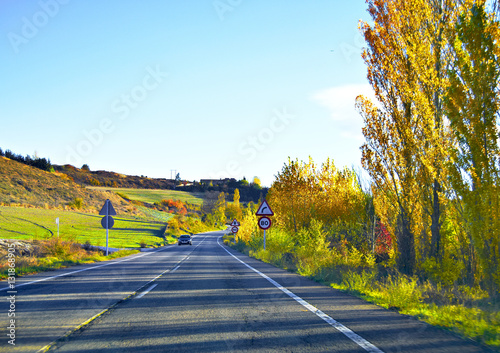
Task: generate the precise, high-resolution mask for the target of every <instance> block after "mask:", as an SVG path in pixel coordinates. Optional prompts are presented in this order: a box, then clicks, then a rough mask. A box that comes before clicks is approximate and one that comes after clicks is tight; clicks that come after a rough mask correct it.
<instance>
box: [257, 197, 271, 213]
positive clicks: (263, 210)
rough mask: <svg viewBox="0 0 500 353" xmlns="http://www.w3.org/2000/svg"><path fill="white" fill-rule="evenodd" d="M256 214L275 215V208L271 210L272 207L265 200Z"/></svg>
mask: <svg viewBox="0 0 500 353" xmlns="http://www.w3.org/2000/svg"><path fill="white" fill-rule="evenodd" d="M255 215H256V216H274V212H273V210H271V207H270V206H269V204H268V203H267V201H266V200H264V201H262V203H261V204H260V206H259V208H258V209H257V212H256V213H255Z"/></svg>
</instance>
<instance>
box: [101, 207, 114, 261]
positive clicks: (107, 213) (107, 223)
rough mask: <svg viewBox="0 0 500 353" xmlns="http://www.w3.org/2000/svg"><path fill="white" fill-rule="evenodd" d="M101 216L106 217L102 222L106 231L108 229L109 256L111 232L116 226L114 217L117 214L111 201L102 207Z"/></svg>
mask: <svg viewBox="0 0 500 353" xmlns="http://www.w3.org/2000/svg"><path fill="white" fill-rule="evenodd" d="M99 214H100V215H101V216H104V217H103V218H102V220H101V225H102V227H103V228H104V229H106V256H108V238H109V230H110V229H111V228H113V225H114V224H115V220H114V219H113V217H111V216H114V215H115V214H116V211H115V209H114V208H113V205H112V204H111V201H109V200H106V202H105V203H104V206H102V210H101V212H99Z"/></svg>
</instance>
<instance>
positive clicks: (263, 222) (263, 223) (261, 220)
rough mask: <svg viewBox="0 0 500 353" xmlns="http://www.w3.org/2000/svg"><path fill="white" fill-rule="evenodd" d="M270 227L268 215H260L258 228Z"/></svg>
mask: <svg viewBox="0 0 500 353" xmlns="http://www.w3.org/2000/svg"><path fill="white" fill-rule="evenodd" d="M270 227H271V219H269V218H268V217H261V218H259V228H260V229H264V230H266V229H269V228H270Z"/></svg>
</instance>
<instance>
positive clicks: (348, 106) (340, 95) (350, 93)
mask: <svg viewBox="0 0 500 353" xmlns="http://www.w3.org/2000/svg"><path fill="white" fill-rule="evenodd" d="M359 95H364V96H366V97H368V98H369V99H371V100H372V101H375V95H374V92H373V90H372V88H371V86H370V85H369V84H367V83H366V84H352V85H345V86H336V87H330V88H326V89H323V90H321V91H318V92H315V93H313V94H312V96H311V99H312V100H313V101H314V102H316V103H319V104H320V105H322V106H324V107H326V108H327V109H328V110H329V112H330V117H331V118H332V119H333V120H335V121H344V122H353V123H354V124H356V125H357V126H360V124H362V118H361V116H360V114H359V113H358V112H357V111H356V108H355V106H354V105H355V102H356V97H357V96H359Z"/></svg>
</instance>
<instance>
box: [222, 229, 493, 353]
mask: <svg viewBox="0 0 500 353" xmlns="http://www.w3.org/2000/svg"><path fill="white" fill-rule="evenodd" d="M223 240H224V244H226V245H228V246H230V247H232V248H233V249H235V250H237V251H239V252H241V253H244V254H246V255H249V256H251V257H254V258H256V259H259V260H261V261H263V262H266V263H269V264H272V265H274V266H276V267H280V268H282V269H286V270H288V271H293V272H295V273H298V274H300V272H301V271H300V266H297V264H296V263H295V262H296V261H297V260H296V259H293V258H291V257H289V256H287V255H289V253H286V252H283V251H281V252H276V251H274V252H272V251H270V250H263V249H262V248H261V247H262V245H261V244H249V245H247V244H246V243H245V242H243V241H235V239H234V236H232V235H226V236H224V237H223ZM312 261H315V262H321V260H320V259H315V260H312ZM306 277H308V278H311V279H313V280H315V281H317V282H320V283H323V284H325V285H328V286H331V287H332V288H335V289H338V290H341V291H344V292H346V293H350V294H352V295H355V296H357V297H359V298H362V299H364V300H366V301H368V302H371V303H374V304H376V305H379V306H382V307H384V308H386V309H389V310H394V311H397V312H399V313H401V314H405V315H411V316H414V317H416V318H418V319H419V320H422V321H425V322H427V323H429V324H431V325H434V326H438V327H441V328H444V329H446V330H449V331H452V332H454V333H456V334H458V335H460V336H462V337H465V338H470V339H473V340H475V341H477V342H479V343H481V344H483V345H485V346H488V347H489V348H492V349H494V350H496V351H500V302H498V301H496V300H495V299H490V298H489V297H488V294H487V293H486V292H484V291H482V290H481V289H479V288H475V289H471V288H469V287H466V286H462V287H457V288H452V289H449V288H448V289H445V288H442V287H436V286H434V285H432V284H431V283H430V282H426V283H419V282H418V280H417V279H416V278H410V277H407V276H403V275H394V276H391V275H388V276H381V275H380V273H379V272H378V271H377V268H372V269H365V270H361V271H360V270H359V269H358V270H353V269H351V270H349V269H348V268H347V267H346V266H337V267H335V266H331V267H322V268H320V269H319V271H318V272H316V273H315V274H314V275H309V276H306Z"/></svg>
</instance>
